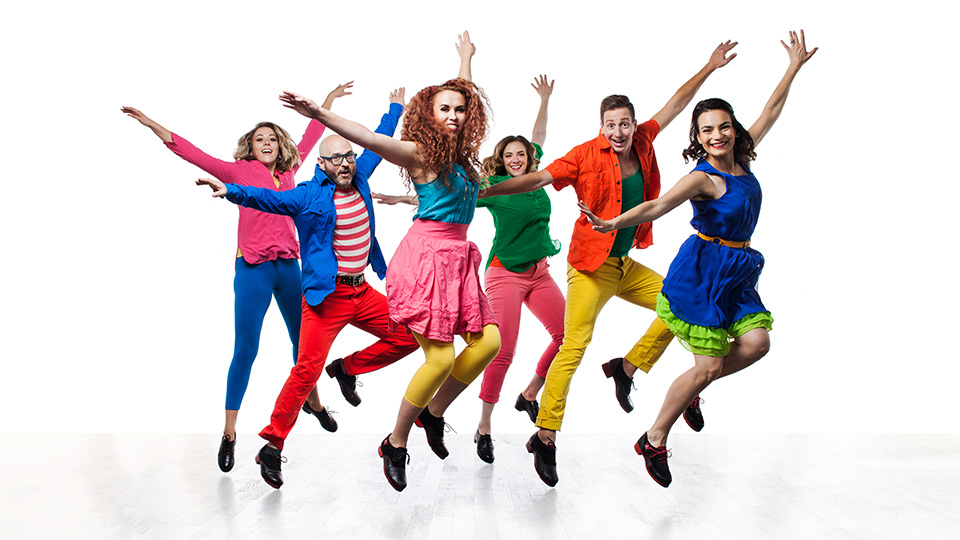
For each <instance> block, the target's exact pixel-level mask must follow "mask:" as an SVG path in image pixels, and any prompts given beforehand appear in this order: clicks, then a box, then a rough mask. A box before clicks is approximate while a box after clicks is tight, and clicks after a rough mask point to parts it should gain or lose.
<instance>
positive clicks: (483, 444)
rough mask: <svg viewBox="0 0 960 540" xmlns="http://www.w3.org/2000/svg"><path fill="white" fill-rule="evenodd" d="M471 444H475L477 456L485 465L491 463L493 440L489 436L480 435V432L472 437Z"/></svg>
mask: <svg viewBox="0 0 960 540" xmlns="http://www.w3.org/2000/svg"><path fill="white" fill-rule="evenodd" d="M473 442H475V443H477V455H478V456H480V459H482V460H483V461H485V462H486V463H493V439H492V438H490V435H489V434H487V435H481V434H480V430H479V429H478V430H477V432H476V433H475V434H474V435H473Z"/></svg>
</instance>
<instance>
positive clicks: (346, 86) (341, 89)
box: [321, 81, 353, 111]
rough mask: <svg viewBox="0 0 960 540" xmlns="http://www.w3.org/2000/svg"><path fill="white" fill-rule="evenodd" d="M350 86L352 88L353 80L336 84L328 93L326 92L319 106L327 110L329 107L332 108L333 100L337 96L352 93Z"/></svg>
mask: <svg viewBox="0 0 960 540" xmlns="http://www.w3.org/2000/svg"><path fill="white" fill-rule="evenodd" d="M351 88H353V81H350V82H346V83H343V84H338V85H337V87H336V88H334V89H333V90H331V91H330V93H329V94H327V99H325V100H323V105H321V107H323V108H324V109H327V110H328V111H329V110H330V109H332V108H333V100H335V99H337V98H339V97H343V96H349V95H351V94H353V92H350V89H351Z"/></svg>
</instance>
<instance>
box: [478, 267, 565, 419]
mask: <svg viewBox="0 0 960 540" xmlns="http://www.w3.org/2000/svg"><path fill="white" fill-rule="evenodd" d="M483 284H484V289H485V290H486V293H487V298H488V299H489V300H490V307H492V308H493V313H494V315H495V316H496V318H497V322H498V323H500V353H499V354H497V356H496V358H494V359H493V361H492V362H490V365H489V366H487V369H486V370H485V371H484V372H483V382H482V383H481V384H480V399H482V400H483V401H486V402H487V403H496V402H497V401H499V400H500V389H501V388H502V387H503V379H504V377H506V375H507V369H509V368H510V364H511V363H512V362H513V355H514V352H515V351H516V349H517V335H518V334H519V332H520V307H521V306H522V305H524V304H526V306H527V309H529V310H530V312H531V313H533V315H534V317H536V318H537V319H539V320H540V322H541V323H542V324H543V326H544V328H546V330H547V332H548V333H549V334H550V338H551V341H550V344H549V345H547V349H546V350H545V351H543V355H541V356H540V361H539V362H537V368H536V373H537V375H539V376H541V377H546V376H547V370H548V369H549V368H550V363H551V362H553V357H554V356H556V355H557V351H558V350H560V344H561V343H562V342H563V314H564V300H563V293H561V292H560V287H558V286H557V282H555V281H554V280H553V278H552V277H550V266H549V265H548V264H547V259H546V258H543V259H541V260H540V261H538V262H537V264H535V265H534V266H533V267H532V268H530V269H529V270H527V271H526V272H519V273H518V272H511V271H509V270H507V269H506V268H502V267H499V266H490V267H489V268H487V272H486V273H485V274H484V275H483Z"/></svg>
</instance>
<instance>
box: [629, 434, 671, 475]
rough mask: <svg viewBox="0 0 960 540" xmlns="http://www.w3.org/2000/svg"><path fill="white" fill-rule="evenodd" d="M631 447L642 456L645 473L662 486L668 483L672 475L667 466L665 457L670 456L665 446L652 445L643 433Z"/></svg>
mask: <svg viewBox="0 0 960 540" xmlns="http://www.w3.org/2000/svg"><path fill="white" fill-rule="evenodd" d="M633 449H634V450H636V451H637V453H638V454H640V455H641V456H643V464H644V465H645V466H646V467H647V473H649V474H650V478H653V479H654V481H656V483H658V484H660V485H661V486H663V487H667V486H669V485H670V482H671V481H673V477H672V476H670V467H668V466H667V458H668V457H670V450H667V447H666V446H653V445H652V444H650V440H649V439H647V434H646V433H644V434H643V435H642V436H641V437H640V440H638V441H637V444H635V445H633Z"/></svg>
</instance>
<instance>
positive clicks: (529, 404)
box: [513, 394, 540, 424]
mask: <svg viewBox="0 0 960 540" xmlns="http://www.w3.org/2000/svg"><path fill="white" fill-rule="evenodd" d="M513 408H514V409H516V410H518V411H520V412H526V413H527V416H529V417H530V421H531V422H533V423H534V424H536V423H537V415H538V414H540V404H539V403H537V400H533V401H527V398H525V397H523V394H520V395H519V396H517V403H516V404H515V405H514V406H513Z"/></svg>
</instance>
